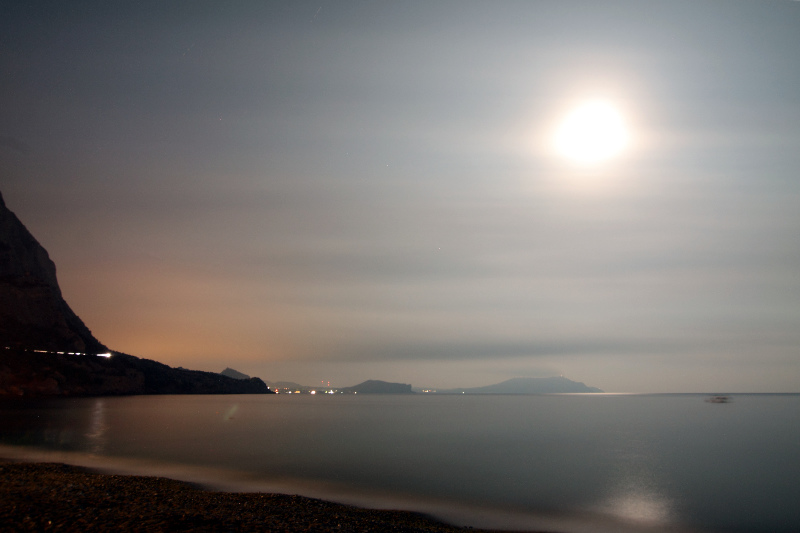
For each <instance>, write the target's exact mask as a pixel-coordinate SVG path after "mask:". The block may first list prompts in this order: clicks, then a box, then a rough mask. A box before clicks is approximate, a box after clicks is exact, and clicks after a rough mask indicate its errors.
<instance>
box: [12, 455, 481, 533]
mask: <svg viewBox="0 0 800 533" xmlns="http://www.w3.org/2000/svg"><path fill="white" fill-rule="evenodd" d="M0 524H2V526H3V530H4V531H80V532H84V531H196V532H201V531H203V532H205V531H209V532H211V531H214V532H216V531H237V532H251V531H252V532H256V531H258V532H265V531H268V532H295V531H309V532H311V531H314V532H328V531H342V532H373V531H374V532H383V531H387V532H391V531H394V532H409V533H412V532H442V533H455V532H461V531H465V530H464V529H461V528H457V527H452V526H448V525H445V524H442V523H439V522H436V521H435V520H433V519H430V518H428V517H426V516H423V515H420V514H416V513H411V512H405V511H375V510H369V509H360V508H357V507H351V506H347V505H340V504H335V503H330V502H325V501H322V500H316V499H311V498H304V497H302V496H289V495H283V494H263V493H252V494H242V493H224V492H210V491H204V490H202V489H200V488H198V487H196V486H193V485H191V484H188V483H182V482H179V481H173V480H170V479H164V478H156V477H139V476H115V475H103V474H97V473H93V472H90V471H87V470H84V469H81V468H77V467H72V466H67V465H63V464H47V463H37V464H31V463H0ZM470 531H479V530H474V529H471V530H470Z"/></svg>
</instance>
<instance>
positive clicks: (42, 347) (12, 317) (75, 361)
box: [0, 194, 271, 396]
mask: <svg viewBox="0 0 800 533" xmlns="http://www.w3.org/2000/svg"><path fill="white" fill-rule="evenodd" d="M98 354H103V355H98ZM246 378H247V377H246ZM270 392H271V391H270V390H269V389H268V388H267V386H266V384H265V383H264V382H263V381H261V380H260V379H258V378H247V379H244V380H241V379H233V378H230V377H227V376H222V375H220V374H217V373H214V372H201V371H198V370H187V369H185V368H171V367H169V366H167V365H164V364H162V363H158V362H156V361H151V360H149V359H141V358H138V357H134V356H132V355H126V354H122V353H115V352H109V350H108V348H106V347H105V346H104V345H103V343H101V342H100V341H98V340H97V339H96V338H95V337H94V336H93V335H92V333H91V331H89V328H87V327H86V325H85V324H84V323H83V321H82V320H81V319H80V318H79V317H78V316H77V315H76V314H75V313H74V312H73V311H72V309H70V307H69V305H67V302H65V301H64V299H63V298H62V296H61V289H60V288H59V286H58V281H57V280H56V266H55V264H54V263H53V261H51V260H50V256H49V255H48V253H47V251H46V250H45V249H44V248H43V247H42V245H40V244H39V242H38V241H37V240H36V239H35V238H34V237H33V235H31V233H30V232H29V231H28V229H27V228H26V227H25V225H24V224H22V222H20V220H19V219H18V218H17V216H16V215H15V214H14V213H12V212H11V211H10V210H9V209H8V208H7V207H6V205H5V202H4V201H3V196H2V194H0V396H31V395H33V396H36V395H38V396H55V395H59V396H82V395H92V396H94V395H111V394H259V393H260V394H263V393H270Z"/></svg>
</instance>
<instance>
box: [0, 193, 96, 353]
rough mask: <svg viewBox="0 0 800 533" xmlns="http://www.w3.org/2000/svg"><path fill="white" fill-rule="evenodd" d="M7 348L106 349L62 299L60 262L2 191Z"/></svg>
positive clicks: (1, 317)
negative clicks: (58, 278)
mask: <svg viewBox="0 0 800 533" xmlns="http://www.w3.org/2000/svg"><path fill="white" fill-rule="evenodd" d="M6 346H10V347H27V348H36V349H40V350H51V351H66V352H81V353H100V352H106V351H107V348H106V347H105V346H103V344H102V343H101V342H100V341H98V340H97V339H95V338H94V336H93V335H92V333H91V331H89V328H87V327H86V325H85V324H84V323H83V322H82V321H81V319H80V318H78V316H77V315H76V314H75V313H73V312H72V309H70V308H69V305H67V302H65V301H64V298H62V297H61V289H59V287H58V281H57V280H56V265H55V264H54V263H53V261H51V260H50V256H49V255H47V251H46V250H45V249H44V248H43V247H42V245H40V244H39V243H38V241H37V240H36V239H35V238H34V237H33V235H31V233H30V232H29V231H28V229H27V228H26V227H25V226H24V225H23V224H22V222H20V221H19V219H18V218H17V216H16V215H15V214H14V213H12V212H11V211H9V209H8V208H7V207H6V205H5V202H4V201H3V196H2V194H0V348H2V347H6Z"/></svg>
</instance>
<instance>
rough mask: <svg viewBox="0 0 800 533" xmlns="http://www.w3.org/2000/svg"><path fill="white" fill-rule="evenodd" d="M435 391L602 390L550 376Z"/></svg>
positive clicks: (574, 391)
mask: <svg viewBox="0 0 800 533" xmlns="http://www.w3.org/2000/svg"><path fill="white" fill-rule="evenodd" d="M436 392H437V393H439V394H547V393H576V392H595V393H596V392H603V391H602V390H600V389H598V388H597V387H588V386H586V385H585V384H583V383H581V382H578V381H572V380H570V379H567V378H565V377H563V376H558V377H550V378H513V379H509V380H506V381H503V382H502V383H496V384H494V385H487V386H485V387H471V388H461V389H447V390H439V391H436Z"/></svg>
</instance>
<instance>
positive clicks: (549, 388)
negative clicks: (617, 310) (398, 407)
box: [223, 368, 603, 394]
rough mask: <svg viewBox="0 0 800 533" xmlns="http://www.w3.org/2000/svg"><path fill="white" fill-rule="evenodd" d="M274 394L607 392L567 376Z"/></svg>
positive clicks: (295, 388)
mask: <svg viewBox="0 0 800 533" xmlns="http://www.w3.org/2000/svg"><path fill="white" fill-rule="evenodd" d="M223 372H225V373H226V375H228V376H234V373H235V374H236V375H242V376H244V375H245V374H242V373H241V372H238V371H236V370H233V369H229V368H226V369H225V370H224V371H223ZM267 384H268V385H269V387H270V388H271V389H272V390H277V391H279V392H293V393H295V392H300V393H309V392H311V391H332V392H335V393H345V394H348V393H349V394H353V393H357V394H413V393H426V394H549V393H597V392H603V391H602V390H600V389H598V388H597V387H589V386H587V385H585V384H583V383H580V382H578V381H572V380H570V379H567V378H565V377H563V376H559V377H549V378H513V379H509V380H506V381H503V382H502V383H496V384H494V385H486V386H485V387H466V388H455V389H421V388H412V386H411V385H408V384H406V383H391V382H388V381H380V380H375V379H371V380H368V381H365V382H363V383H359V384H358V385H354V386H352V387H343V388H331V387H309V386H307V385H300V384H299V383H294V382H293V381H267Z"/></svg>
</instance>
